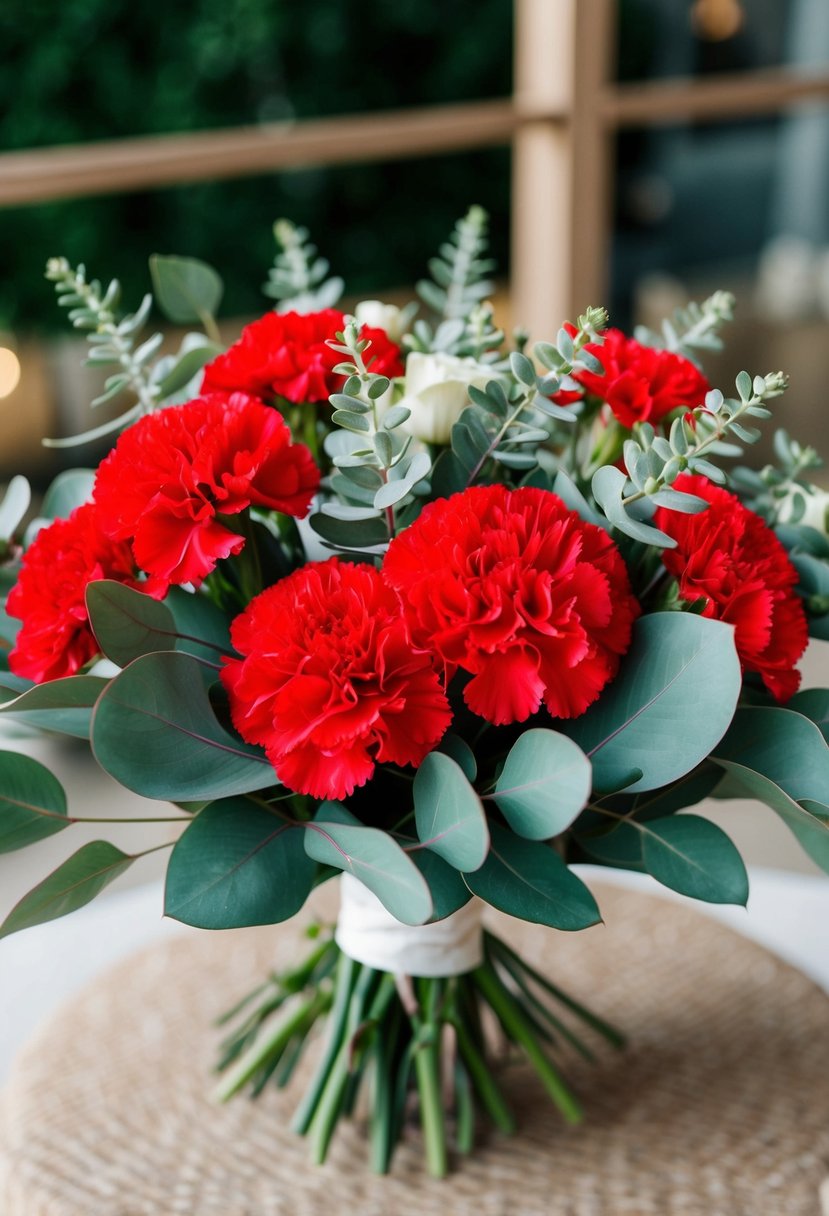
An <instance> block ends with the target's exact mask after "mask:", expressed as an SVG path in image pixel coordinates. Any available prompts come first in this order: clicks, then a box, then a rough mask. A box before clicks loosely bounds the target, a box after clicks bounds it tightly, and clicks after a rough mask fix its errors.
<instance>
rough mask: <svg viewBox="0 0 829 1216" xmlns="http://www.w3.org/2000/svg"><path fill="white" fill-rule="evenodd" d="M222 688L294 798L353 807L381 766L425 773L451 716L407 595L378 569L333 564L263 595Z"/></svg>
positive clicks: (249, 613)
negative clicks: (409, 623) (345, 801)
mask: <svg viewBox="0 0 829 1216" xmlns="http://www.w3.org/2000/svg"><path fill="white" fill-rule="evenodd" d="M231 640H232V642H233V645H234V647H235V648H236V650H237V651H238V652H239V653H240V654H241V655H243V656H244V658H242V659H241V660H237V659H232V660H228V662H227V665H226V666H225V668H224V670H223V671H222V682H223V684H224V685H225V687H226V688H227V690H228V694H229V696H230V709H231V714H232V716H233V721H234V723H235V725H236V729H237V730H238V731H239V733H240V734H241V735H242V737H243V738H244V739H247V740H248V742H250V743H258V744H261V745H262V746H263V747H264V748H265V751H266V752H267V755H268V758H269V760H270V761H271V763H272V764H273V766H274V769H275V770H276V775H277V776H278V777H279V780H280V781H282V782H283V783H284V784H285V785H287V786H288V788H289V789H292V790H296V791H297V792H298V793H300V794H310V795H311V796H312V797H314V798H343V797H345V795H347V794H350V793H352V792H353V790H354V788H355V786H358V785H364V784H365V782H366V781H368V779H369V777H370V776H371V775H372V773H373V772H374V766H375V763H377V762H380V763H383V762H384V761H388V762H390V763H392V764H419V763H420V761H421V760H422V759H423V757H424V756H425V755H426V754H427V752H429V751H431V749H432V748H433V747H434V745H435V744H436V743H437V742H438V740H439V739H440V738H441V736H442V735H443V733H444V731H445V730H446V728H447V726H448V725H449V721H450V718H451V712H450V710H449V706H448V704H447V701H446V697H445V695H444V692H443V690H442V688H441V686H440V681H439V680H438V677H437V674H436V673H435V671H434V669H433V667H432V662H431V659H430V658H429V657H428V655H426V654H424V653H422V652H418V651H416V650H413V649H412V646H411V643H410V642H409V639H408V637H407V634H406V627H405V624H404V622H403V618H402V616H401V613H400V606H399V604H398V602H397V597H396V596H395V594H394V592H393V591H391V590H390V589H389V588H388V587H387V586H386V585H385V583H384V582H383V580H382V579H381V577H380V575H379V574H378V573H377V571H376V570H375V569H374V568H373V567H372V566H354V565H348V564H345V563H341V562H339V561H338V560H337V559H336V558H331V559H330V560H329V561H327V562H322V563H312V564H310V565H307V566H303V567H301V568H300V569H299V570H296V571H294V573H293V574H291V575H289V576H288V577H287V578H285V579H283V580H282V581H281V582H279V583H277V584H276V585H275V586H274V587H270V588H269V589H268V590H267V591H263V592H262V594H261V595H258V596H257V597H256V598H255V599H254V600H252V601H251V603H250V604H249V606H248V608H247V609H246V611H245V612H243V613H242V615H241V616H238V617H237V618H236V620H235V621H234V622H233V626H232V629H231Z"/></svg>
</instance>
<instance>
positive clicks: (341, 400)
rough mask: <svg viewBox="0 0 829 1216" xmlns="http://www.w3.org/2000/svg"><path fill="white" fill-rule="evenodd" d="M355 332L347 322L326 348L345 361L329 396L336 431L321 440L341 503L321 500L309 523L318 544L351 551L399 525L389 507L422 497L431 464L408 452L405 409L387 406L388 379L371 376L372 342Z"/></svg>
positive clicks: (379, 540)
mask: <svg viewBox="0 0 829 1216" xmlns="http://www.w3.org/2000/svg"><path fill="white" fill-rule="evenodd" d="M359 333H360V329H359V326H358V324H357V322H356V320H355V319H354V318H353V317H349V318H347V320H346V325H345V329H344V330H343V331H342V333H338V334H337V337H336V341H334V342H329V343H328V345H329V346H330V347H331V349H332V350H334V351H336V352H337V353H338V354H340V355H344V356H345V359H344V361H343V362H341V363H338V364H337V366H336V367H335V368H334V371H335V372H337V373H338V374H339V375H341V376H345V377H346V380H345V383H344V384H343V387H342V389H341V391H340V392H338V393H332V395H331V396H330V397H329V401H330V403H331V405H332V406H333V407H334V412H333V414H332V415H331V421H332V422H333V423H334V425H335V426H336V427H338V428H340V429H339V430H338V431H333V432H332V434H331V435H330V436H329V439H328V441H327V443H326V450H327V451H328V452H329V454H330V455H331V456H332V460H333V464H334V467H335V469H336V472H334V474H333V475H332V477H331V479H330V483H329V484H330V488H331V489H332V490H333V491H334V492H335V493H336V494H337V496H338V497H339V499H340V502H339V503H336V502H329V503H326V504H325V505H324V506H323V508H322V510H321V511H320V512H319V513H318V514H316V515H313V516H311V521H310V522H311V527H312V528H313V529H314V531H315V532H317V533H318V535H320V536H322V537H323V539H324V540H326V541H328V542H329V543H330V544H332V545H334V546H335V547H337V548H342V549H349V550H354V549H358V550H359V549H363V548H372V547H375V546H378V545H384V544H386V543H387V542H388V541H390V540H391V539H392V538H393V537H394V535H395V533H396V531H397V527H398V519H397V517H396V514H395V508H396V507H398V508H399V507H400V506H401V505H403V504H404V502H405V500H406V499H409V498H410V496H411V495H412V494H414V493H418V492H423V493H426V492H428V489H429V487H428V484H427V483H425V482H424V478H426V477H427V476H428V474H429V471H430V469H431V467H432V461H431V458H430V457H429V455H428V453H426V452H424V451H419V452H416V453H413V452H412V451H411V446H412V439H411V436H408V435H405V434H404V433H403V432H402V431H401V429H400V428H401V427H402V425H403V423H404V422H406V421H407V420H408V418H409V416H410V413H411V411H410V410H409V409H408V408H407V407H406V406H404V405H390V406H389V405H388V396H387V395H388V394H389V393H390V392H391V388H392V385H391V381H390V380H389V378H388V376H382V375H378V374H377V373H376V372H372V371H371V367H370V365H371V358H370V353H371V352H370V347H371V341H370V340H369V339H366V338H362V339H361V338H360V336H359ZM367 356H368V361H367ZM383 398H386V401H383V400H382V399H383Z"/></svg>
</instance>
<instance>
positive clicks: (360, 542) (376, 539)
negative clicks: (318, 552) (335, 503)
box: [308, 512, 389, 549]
mask: <svg viewBox="0 0 829 1216" xmlns="http://www.w3.org/2000/svg"><path fill="white" fill-rule="evenodd" d="M308 522H309V523H310V525H311V527H312V528H313V530H314V531H315V532H316V534H317V536H321V537H322V538H323V540H327V541H330V543H331V544H332V545H338V546H339V547H340V548H342V549H370V548H373V547H374V546H375V545H384V544H386V543H387V541H388V539H389V530H388V528H387V526H386V522H385V520H383V519H382V518H381V517H380V516H379V515H377V516H375V517H374V519H363V520H354V519H351V520H345V519H334V517H333V515H323V514H322V513H321V512H317V514H316V515H312V516H311V518H310V520H309V521H308Z"/></svg>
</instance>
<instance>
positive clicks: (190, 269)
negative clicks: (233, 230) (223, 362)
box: [150, 253, 224, 334]
mask: <svg viewBox="0 0 829 1216" xmlns="http://www.w3.org/2000/svg"><path fill="white" fill-rule="evenodd" d="M150 274H151V276H152V280H153V289H154V291H155V298H156V303H157V304H158V307H159V308H160V309H161V311H162V312H163V313H164V315H165V316H166V317H167V318H168V320H170V321H174V322H175V324H176V325H189V324H190V323H191V322H193V321H198V322H199V324H200V325H202V326H203V327H204V328H205V329H206V330H208V332H210V331H211V330H212V331H213V333H214V334H215V320H216V316H217V315H218V311H219V304H220V303H221V300H222V294H223V291H224V287H223V284H222V280H221V278H220V277H219V275H218V274H217V272H216V271H215V270H214V269H213V267H212V266H208V265H207V263H206V262H201V261H199V259H198V258H183V257H175V256H173V257H170V256H162V254H160V253H154V254H153V255H152V256H151V258H150Z"/></svg>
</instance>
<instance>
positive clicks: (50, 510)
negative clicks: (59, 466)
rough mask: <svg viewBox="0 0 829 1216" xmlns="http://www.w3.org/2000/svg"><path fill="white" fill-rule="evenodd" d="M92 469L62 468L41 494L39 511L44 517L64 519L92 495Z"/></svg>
mask: <svg viewBox="0 0 829 1216" xmlns="http://www.w3.org/2000/svg"><path fill="white" fill-rule="evenodd" d="M94 484H95V470H94V469H64V470H63V472H62V473H58V475H57V477H56V478H55V480H54V481H53V482H52V484H51V485H50V486H49V489H48V490H47V491H46V493H45V494H44V496H43V504H42V506H41V508H40V513H41V515H42V516H43V518H44V519H66V518H67V517H68V516H69V515H71V514H72V512H73V511H74V510H75V507H80V506H82V505H83V503H85V502H89V500H90V498H91V497H92V487H93V486H94Z"/></svg>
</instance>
